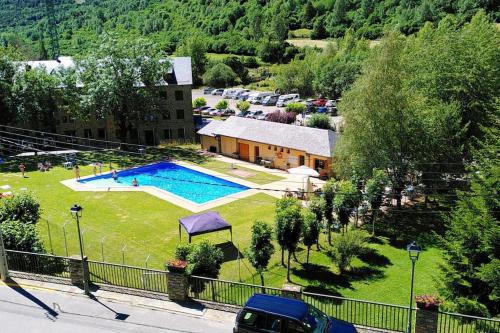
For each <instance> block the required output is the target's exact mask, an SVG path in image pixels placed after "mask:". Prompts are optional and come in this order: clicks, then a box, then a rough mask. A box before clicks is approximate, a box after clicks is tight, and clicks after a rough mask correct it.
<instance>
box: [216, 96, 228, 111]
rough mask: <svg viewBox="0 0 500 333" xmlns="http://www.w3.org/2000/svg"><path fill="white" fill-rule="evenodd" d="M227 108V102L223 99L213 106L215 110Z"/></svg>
mask: <svg viewBox="0 0 500 333" xmlns="http://www.w3.org/2000/svg"><path fill="white" fill-rule="evenodd" d="M228 106H229V102H228V101H226V100H225V99H221V100H220V101H218V102H217V104H215V108H216V109H219V110H224V109H227V107H228Z"/></svg>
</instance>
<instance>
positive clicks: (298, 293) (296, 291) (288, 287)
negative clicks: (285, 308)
mask: <svg viewBox="0 0 500 333" xmlns="http://www.w3.org/2000/svg"><path fill="white" fill-rule="evenodd" d="M281 296H283V297H288V298H294V299H302V289H301V287H300V286H296V285H293V284H288V283H285V284H284V285H283V287H282V288H281Z"/></svg>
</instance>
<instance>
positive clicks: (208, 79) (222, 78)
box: [203, 63, 237, 88]
mask: <svg viewBox="0 0 500 333" xmlns="http://www.w3.org/2000/svg"><path fill="white" fill-rule="evenodd" d="M236 78H237V75H236V73H235V72H234V71H233V70H232V69H231V67H229V66H228V65H225V64H223V63H217V64H215V65H214V66H212V67H210V68H209V69H208V70H207V71H206V72H205V74H203V83H204V84H206V85H209V86H214V87H216V88H221V87H229V86H232V85H234V84H235V82H236Z"/></svg>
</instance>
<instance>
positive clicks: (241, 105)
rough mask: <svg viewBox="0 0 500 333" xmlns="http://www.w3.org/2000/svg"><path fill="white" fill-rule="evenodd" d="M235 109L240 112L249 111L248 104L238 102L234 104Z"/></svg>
mask: <svg viewBox="0 0 500 333" xmlns="http://www.w3.org/2000/svg"><path fill="white" fill-rule="evenodd" d="M236 108H237V109H238V110H240V111H241V112H245V111H248V109H250V102H247V101H239V102H238V103H236Z"/></svg>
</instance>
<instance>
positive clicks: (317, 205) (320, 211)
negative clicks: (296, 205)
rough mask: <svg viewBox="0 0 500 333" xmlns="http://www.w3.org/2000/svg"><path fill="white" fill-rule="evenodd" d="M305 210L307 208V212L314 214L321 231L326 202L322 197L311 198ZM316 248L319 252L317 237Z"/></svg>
mask: <svg viewBox="0 0 500 333" xmlns="http://www.w3.org/2000/svg"><path fill="white" fill-rule="evenodd" d="M307 208H309V210H310V211H311V212H313V213H314V215H315V216H316V220H317V221H318V224H319V226H320V229H321V227H322V226H323V223H324V219H325V209H326V201H325V199H324V198H323V196H316V195H315V196H313V197H312V198H311V200H309V204H308V206H307ZM316 248H317V249H318V251H319V236H318V241H317V242H316Z"/></svg>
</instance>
